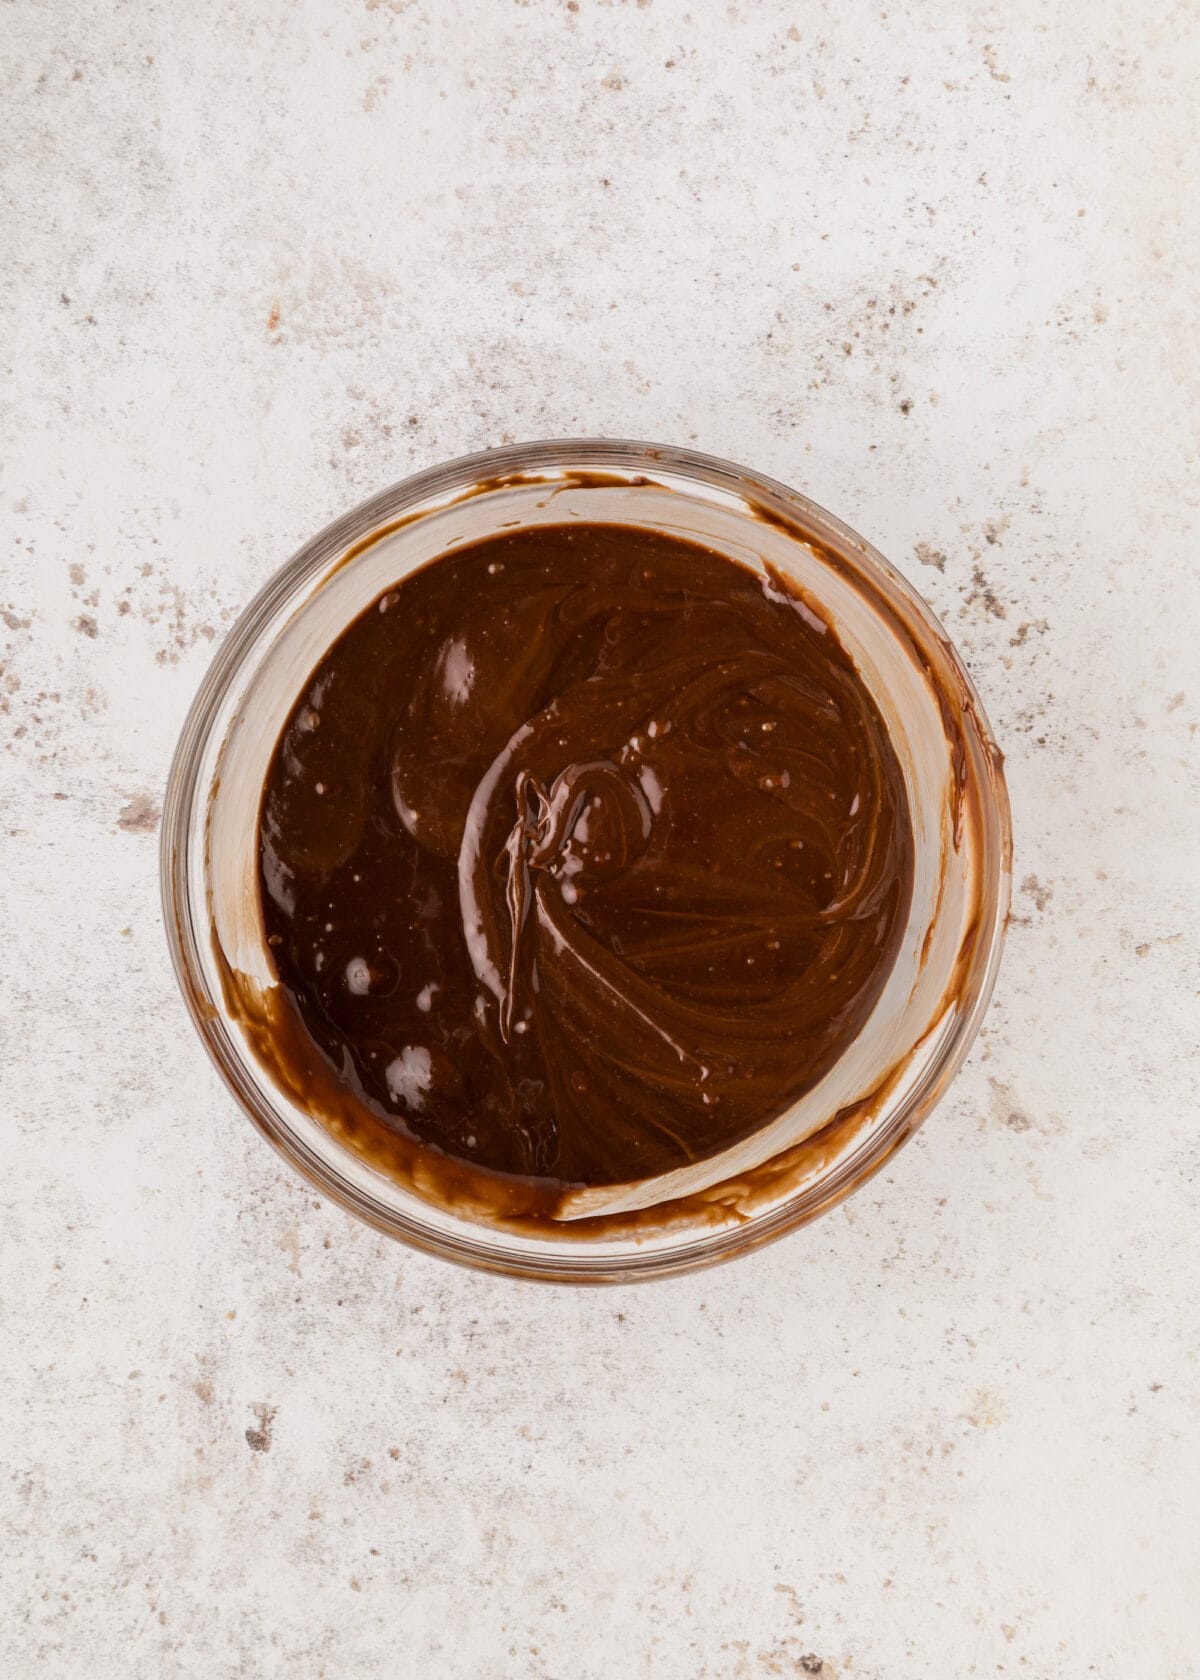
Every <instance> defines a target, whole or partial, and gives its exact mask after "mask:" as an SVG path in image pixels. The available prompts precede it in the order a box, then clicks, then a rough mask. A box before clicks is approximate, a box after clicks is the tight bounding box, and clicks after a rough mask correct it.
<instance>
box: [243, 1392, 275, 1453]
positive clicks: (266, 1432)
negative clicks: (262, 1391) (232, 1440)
mask: <svg viewBox="0 0 1200 1680" xmlns="http://www.w3.org/2000/svg"><path fill="white" fill-rule="evenodd" d="M278 1409H279V1408H278V1407H277V1406H267V1405H264V1404H263V1403H262V1402H261V1401H258V1402H256V1403H255V1404H254V1405H253V1406H251V1408H250V1410H251V1411H252V1412H253V1413H254V1415H255V1417H256V1418H257V1419H258V1423H257V1425H254V1424H252V1425H251V1426H250V1428H249V1429H247V1431H246V1445H247V1446H248V1447H249V1448H250V1451H251V1452H256V1453H268V1452H270V1450H271V1444H272V1442H273V1440H274V1428H275V1416H276V1413H277V1412H278Z"/></svg>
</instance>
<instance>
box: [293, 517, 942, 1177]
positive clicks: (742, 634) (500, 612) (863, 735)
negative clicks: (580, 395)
mask: <svg viewBox="0 0 1200 1680" xmlns="http://www.w3.org/2000/svg"><path fill="white" fill-rule="evenodd" d="M912 874H913V848H912V834H911V827H910V823H909V816H908V807H907V801H906V797H905V792H904V785H903V779H902V776H901V772H900V768H899V765H898V763H897V761H896V757H895V754H894V751H893V749H892V747H891V744H890V742H889V740H888V736H887V732H886V729H885V727H884V725H883V722H882V720H881V718H880V717H879V714H878V712H877V711H876V709H875V706H874V704H873V702H872V701H871V699H870V697H869V696H868V694H867V692H866V690H865V688H864V687H863V684H862V683H861V681H860V679H859V678H858V676H857V673H856V672H855V670H854V667H853V665H852V664H851V662H850V660H849V658H848V657H847V655H846V654H845V652H844V651H843V649H842V648H841V647H840V645H839V643H838V641H837V639H836V637H835V635H834V634H833V631H832V630H831V629H830V628H829V627H828V626H827V625H826V623H825V622H824V621H823V620H822V619H821V618H820V617H819V616H818V614H817V613H815V612H814V611H813V610H812V609H811V608H810V607H809V606H807V605H806V604H805V603H804V602H803V601H802V600H800V599H798V598H797V597H796V596H795V595H794V594H793V593H789V592H788V590H787V589H786V588H785V586H784V585H783V583H782V581H781V580H777V581H764V580H763V579H762V578H760V577H759V576H757V575H756V574H755V573H753V572H751V571H749V570H748V569H746V568H743V567H741V566H738V565H736V564H734V563H732V562H731V561H729V560H727V559H725V558H724V557H722V556H719V555H717V554H714V553H712V552H710V551H709V550H707V549H704V548H701V547H699V546H698V545H695V544H692V543H687V542H684V541H681V540H678V539H675V538H669V537H666V536H662V535H656V534H653V533H650V532H646V531H644V530H636V529H633V528H627V527H621V526H610V525H586V524H579V525H570V526H565V525H557V526H550V527H544V528H541V529H537V530H526V531H521V532H514V533H512V534H509V535H502V536H497V537H494V538H492V539H489V540H488V541H485V542H480V543H477V544H474V545H473V546H471V547H469V548H464V549H460V550H458V551H457V552H455V553H454V554H453V555H451V556H449V557H447V558H444V559H441V560H439V561H436V562H434V563H433V564H431V565H429V566H426V567H425V568H424V569H423V570H421V571H418V572H416V573H414V574H413V575H412V576H410V577H408V578H406V579H405V580H404V581H403V582H401V583H400V584H398V585H397V586H396V588H395V589H393V590H391V591H390V592H389V593H388V594H386V595H384V596H383V597H382V598H381V599H380V600H379V601H378V602H376V604H375V605H374V606H372V607H371V608H370V609H369V610H368V611H367V612H365V613H364V614H363V615H362V616H361V617H360V618H359V619H358V620H357V621H356V622H355V623H353V624H352V625H351V626H350V627H349V629H347V630H346V631H345V632H344V634H343V635H342V636H341V637H340V638H339V639H338V640H337V641H336V642H335V643H334V644H333V646H332V647H331V648H330V649H329V651H328V652H327V654H326V655H325V657H324V658H323V660H322V661H321V663H320V664H319V666H318V667H317V669H316V670H315V672H314V673H313V674H312V676H311V678H310V679H309V681H308V683H307V684H306V686H305V690H304V693H303V694H302V696H301V697H300V699H299V700H298V702H297V704H296V706H295V707H294V709H293V711H292V713H291V716H290V717H289V720H288V722H287V725H286V726H285V728H284V731H283V734H282V736H281V738H280V740H279V743H278V745H277V747H276V750H275V753H274V757H273V759H272V762H271V766H270V770H269V773H268V777H267V782H266V786H265V788H264V791H263V801H262V812H261V834H260V877H261V886H262V904H263V914H264V920H265V924H266V928H267V934H268V940H269V944H270V947H271V949H272V952H273V956H274V960H275V963H276V967H277V970H278V974H279V978H280V981H281V983H282V987H283V992H284V996H285V997H286V999H287V1001H288V1004H289V1006H290V1009H291V1011H292V1012H294V1016H295V1018H296V1024H297V1025H298V1026H302V1029H303V1031H304V1032H305V1033H306V1034H307V1036H308V1038H309V1039H311V1040H312V1041H313V1042H315V1045H316V1046H317V1047H318V1049H319V1051H320V1052H321V1054H322V1056H323V1058H324V1060H325V1063H326V1064H327V1073H326V1075H325V1077H326V1078H327V1079H328V1078H330V1077H332V1078H333V1079H335V1080H336V1081H337V1083H338V1084H339V1086H340V1088H341V1089H342V1090H343V1092H344V1093H345V1098H346V1100H347V1101H348V1102H349V1103H350V1104H351V1105H352V1106H353V1107H354V1109H355V1110H357V1111H358V1113H359V1118H360V1119H361V1121H363V1122H364V1123H367V1124H369V1125H373V1126H374V1127H375V1128H376V1129H379V1130H382V1131H383V1132H385V1133H387V1134H388V1135H392V1136H395V1135H396V1134H399V1135H400V1136H401V1137H405V1138H409V1139H411V1140H414V1141H416V1142H417V1143H419V1144H423V1145H426V1146H432V1147H433V1148H434V1149H436V1150H437V1151H440V1152H442V1153H443V1154H444V1155H445V1156H449V1157H451V1158H453V1159H456V1160H458V1161H460V1162H462V1163H463V1164H465V1165H468V1166H469V1167H470V1168H472V1169H474V1170H476V1171H481V1172H483V1173H485V1174H487V1173H491V1174H504V1175H515V1177H517V1178H519V1179H522V1180H525V1181H527V1182H530V1183H531V1184H532V1183H536V1184H540V1185H544V1186H545V1187H546V1188H547V1189H549V1188H551V1187H553V1186H584V1185H605V1184H614V1183H624V1182H627V1181H631V1180H636V1179H641V1178H647V1177H651V1176H654V1175H656V1174H659V1173H663V1172H667V1171H670V1170H672V1169H675V1168H678V1167H683V1166H686V1165H688V1164H689V1163H692V1162H695V1161H698V1160H703V1159H704V1158H706V1157H708V1156H710V1155H713V1154H715V1153H717V1152H719V1151H721V1150H723V1149H725V1148H727V1147H729V1146H730V1145H731V1144H734V1143H736V1142H738V1141H740V1140H742V1139H744V1138H745V1137H747V1136H748V1135H750V1134H751V1133H753V1132H754V1131H756V1130H757V1129H758V1128H760V1127H761V1126H763V1125H765V1124H766V1123H767V1122H768V1121H770V1120H773V1119H774V1118H776V1117H777V1116H778V1115H779V1114H781V1113H782V1112H783V1111H784V1110H785V1109H786V1108H787V1107H788V1106H789V1105H790V1104H791V1103H792V1102H793V1101H794V1100H795V1099H796V1098H797V1097H798V1096H800V1095H802V1094H803V1092H805V1091H806V1090H808V1089H810V1088H811V1087H812V1086H813V1085H814V1084H815V1083H816V1082H817V1081H818V1080H819V1079H820V1078H821V1077H822V1076H823V1075H824V1074H825V1073H826V1072H827V1071H828V1070H829V1068H830V1067H832V1065H833V1064H834V1062H835V1061H836V1060H837V1059H838V1058H839V1056H840V1055H841V1054H842V1053H843V1051H844V1050H845V1049H846V1047H847V1045H848V1044H849V1043H850V1041H851V1040H852V1039H853V1038H854V1036H855V1035H856V1033H857V1032H858V1031H859V1029H860V1028H861V1026H862V1025H863V1023H864V1021H865V1020H866V1018H867V1016H868V1015H869V1013H870V1011H871V1008H872V1006H873V1005H874V1003H875V1001H876V999H877V997H878V995H879V993H880V991H881V989H882V987H883V984H884V982H885V980H886V978H887V974H888V972H889V970H890V967H891V964H892V960H893V958H894V956H895V953H896V950H897V947H898V945H899V942H900V939H901V936H902V932H903V926H904V921H905V917H906V914H907V909H908V903H909V898H910V895H911V889H912ZM298 1070H299V1059H297V1061H296V1068H295V1069H294V1070H293V1072H294V1079H293V1084H294V1086H295V1087H296V1088H303V1085H304V1077H303V1076H302V1075H301V1073H300V1072H299V1071H298ZM447 1164H448V1163H447Z"/></svg>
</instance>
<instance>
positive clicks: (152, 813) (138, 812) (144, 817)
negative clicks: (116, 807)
mask: <svg viewBox="0 0 1200 1680" xmlns="http://www.w3.org/2000/svg"><path fill="white" fill-rule="evenodd" d="M161 815H162V811H161V809H160V807H159V805H158V802H157V801H156V800H154V799H152V798H151V797H150V795H149V794H148V793H135V794H134V795H133V796H132V798H130V799H127V800H126V801H125V803H124V805H122V807H121V814H120V816H119V817H118V818H117V827H118V828H119V829H122V830H123V831H124V832H125V833H126V834H153V833H154V831H155V829H156V828H157V827H158V819H159V817H160V816H161Z"/></svg>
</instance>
